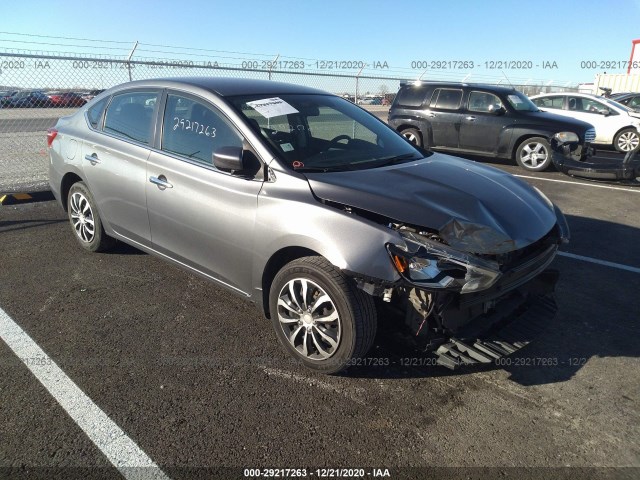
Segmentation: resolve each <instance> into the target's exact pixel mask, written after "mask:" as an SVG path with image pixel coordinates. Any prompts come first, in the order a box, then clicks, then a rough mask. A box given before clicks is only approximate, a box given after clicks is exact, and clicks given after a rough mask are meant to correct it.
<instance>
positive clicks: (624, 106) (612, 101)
mask: <svg viewBox="0 0 640 480" xmlns="http://www.w3.org/2000/svg"><path fill="white" fill-rule="evenodd" d="M603 100H604V101H605V102H607V103H608V104H610V105H613V106H614V107H616V108H619V109H620V110H624V111H625V112H634V113H637V111H638V110H637V109H636V108H632V107H629V106H627V105H623V104H622V103H618V102H616V101H615V100H611V99H610V98H603Z"/></svg>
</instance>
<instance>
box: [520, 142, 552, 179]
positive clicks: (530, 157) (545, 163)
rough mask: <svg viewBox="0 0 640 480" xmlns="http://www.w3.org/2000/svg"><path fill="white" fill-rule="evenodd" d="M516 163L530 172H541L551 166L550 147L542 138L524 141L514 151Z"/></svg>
mask: <svg viewBox="0 0 640 480" xmlns="http://www.w3.org/2000/svg"><path fill="white" fill-rule="evenodd" d="M516 163H517V164H518V165H519V166H520V167H522V168H524V169H525V170H529V171H530V172H542V171H544V170H546V169H547V168H548V167H549V166H550V165H551V146H550V145H549V142H548V141H547V139H546V138H544V137H531V138H527V139H526V140H524V141H523V142H522V143H521V144H520V145H518V148H517V149H516Z"/></svg>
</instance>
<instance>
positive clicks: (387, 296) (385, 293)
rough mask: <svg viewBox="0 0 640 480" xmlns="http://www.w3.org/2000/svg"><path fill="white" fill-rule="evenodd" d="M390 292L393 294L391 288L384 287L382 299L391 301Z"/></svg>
mask: <svg viewBox="0 0 640 480" xmlns="http://www.w3.org/2000/svg"><path fill="white" fill-rule="evenodd" d="M392 294H393V288H387V289H385V291H384V293H383V294H382V301H383V302H387V303H389V302H390V301H391V295H392Z"/></svg>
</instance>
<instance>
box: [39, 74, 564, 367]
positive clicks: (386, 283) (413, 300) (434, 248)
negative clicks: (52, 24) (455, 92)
mask: <svg viewBox="0 0 640 480" xmlns="http://www.w3.org/2000/svg"><path fill="white" fill-rule="evenodd" d="M150 99H155V100H156V101H155V102H153V105H149V104H148V101H149V100H150ZM47 142H48V145H49V154H50V160H51V162H50V179H49V181H50V185H51V189H52V191H53V193H54V195H55V197H56V199H57V200H58V202H59V203H60V204H61V205H62V207H63V208H64V209H65V210H66V211H67V212H68V217H69V221H70V224H71V230H72V232H73V235H74V237H75V238H76V240H77V241H78V242H79V244H80V245H81V246H82V248H84V249H85V250H88V251H91V252H97V251H104V250H107V249H109V248H111V247H113V245H114V243H115V241H116V240H120V241H122V242H125V243H128V244H131V245H133V246H135V247H137V248H140V249H141V250H144V251H146V252H148V253H151V254H154V255H157V256H159V257H162V258H163V259H165V260H169V261H171V262H173V263H174V264H175V265H178V266H180V267H183V268H185V269H187V270H189V271H191V272H193V273H196V274H198V275H201V276H202V277H204V278H206V279H209V280H211V281H213V282H215V283H216V284H218V285H220V286H222V287H225V288H227V289H229V290H231V291H233V292H235V293H237V294H239V295H240V296H242V297H244V298H247V299H249V300H251V301H253V302H255V303H256V304H257V305H258V307H259V309H260V310H261V312H262V313H263V314H264V315H265V316H266V317H267V318H270V319H271V322H272V325H273V328H274V330H275V333H276V336H277V338H278V340H279V341H280V343H281V344H282V346H283V347H284V349H285V350H286V351H287V352H289V353H290V354H291V355H292V356H293V357H295V358H296V359H298V360H300V361H301V362H302V363H303V364H304V365H306V366H307V367H309V368H311V369H313V370H316V371H320V372H324V373H334V372H338V371H340V370H342V369H344V368H346V367H348V366H349V365H353V364H354V363H357V361H358V359H362V358H364V357H365V355H366V354H367V351H368V350H369V349H370V347H371V346H372V343H373V340H374V337H375V333H376V328H377V307H376V303H374V299H376V298H377V299H379V301H380V303H381V304H384V303H385V302H387V303H388V304H390V305H393V306H394V308H393V311H401V312H403V313H402V314H401V315H399V316H398V317H397V322H398V323H397V324H396V325H397V328H399V329H405V328H406V329H407V330H408V331H410V332H411V335H412V338H417V339H418V340H420V341H422V342H424V344H425V345H428V346H429V347H430V348H438V350H437V352H436V354H437V355H438V361H439V362H441V363H443V364H447V365H448V366H451V367H454V366H456V365H457V364H458V363H461V362H467V361H468V359H475V360H472V361H478V362H491V361H493V360H494V359H495V358H500V357H501V356H502V355H504V354H507V353H508V352H512V351H515V350H517V349H518V348H520V347H521V346H523V345H524V343H519V342H517V341H515V340H514V339H513V338H512V339H511V340H507V339H504V338H502V339H501V341H503V343H497V341H498V340H495V341H494V340H493V339H494V338H498V337H486V336H483V335H485V333H486V331H487V330H490V329H493V330H492V332H493V331H496V332H499V329H498V327H497V325H498V323H499V322H502V323H509V322H513V321H527V322H535V321H537V320H540V319H542V318H544V319H548V318H551V317H553V315H554V312H555V303H554V301H553V299H552V297H551V296H550V295H549V294H550V292H551V291H552V290H553V288H554V284H555V280H556V273H554V272H553V271H548V270H545V269H546V268H547V266H548V265H549V264H550V262H551V261H552V260H553V258H554V256H555V254H556V251H557V248H558V245H559V244H560V243H561V242H565V241H567V240H568V235H569V233H568V227H567V224H566V222H565V219H564V216H563V215H562V213H561V212H560V210H559V209H558V208H557V207H556V206H555V205H553V203H552V202H551V201H549V199H547V198H546V197H545V196H544V195H543V194H542V193H541V192H540V191H539V190H537V189H535V188H534V187H532V186H530V185H529V184H527V183H525V182H524V181H522V180H520V179H518V178H516V177H514V176H512V175H509V174H508V173H505V172H503V171H501V170H498V169H494V168H492V167H488V166H484V165H481V164H478V163H475V162H470V161H467V160H463V159H457V158H454V157H450V156H444V155H441V154H437V153H433V152H428V151H425V150H422V149H420V148H418V147H416V146H414V145H412V144H411V143H409V142H407V141H406V140H405V139H404V138H402V137H401V136H400V135H398V134H397V133H396V132H394V131H393V130H392V129H391V128H389V127H388V126H387V125H386V124H385V123H384V122H382V121H380V120H379V119H377V118H376V117H374V116H373V115H371V114H370V113H368V112H366V111H365V110H364V109H362V108H360V107H358V106H356V105H354V104H353V103H350V102H349V101H347V100H345V99H343V98H340V97H337V96H335V95H331V94H329V93H326V92H323V91H320V90H316V89H311V88H307V87H303V86H299V85H289V84H285V83H278V82H271V81H263V80H249V79H238V78H201V77H200V78H183V79H167V80H141V81H135V82H130V83H127V84H124V85H120V86H118V87H114V88H112V89H110V90H108V91H106V92H104V93H103V94H101V95H100V96H98V97H96V98H95V99H94V100H93V101H92V102H91V103H89V104H87V105H85V106H84V107H82V108H81V109H80V110H79V111H78V112H76V113H74V114H73V115H71V116H66V117H63V118H61V119H59V120H58V122H57V124H56V126H55V128H52V129H50V130H49V132H48V135H47ZM385 315H386V314H385ZM528 330H529V329H527V331H528ZM483 332H485V333H483ZM453 335H456V337H455V340H454V339H453V338H452V336H453ZM491 335H499V333H491ZM466 339H468V343H465V344H464V345H463V344H462V343H461V342H463V341H466ZM509 342H514V343H509ZM463 352H467V353H463ZM238 353H239V354H241V352H238ZM452 359H453V360H452Z"/></svg>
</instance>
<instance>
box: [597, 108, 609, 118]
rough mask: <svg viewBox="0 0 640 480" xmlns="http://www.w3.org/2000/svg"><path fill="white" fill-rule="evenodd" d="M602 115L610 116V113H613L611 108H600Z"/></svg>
mask: <svg viewBox="0 0 640 480" xmlns="http://www.w3.org/2000/svg"><path fill="white" fill-rule="evenodd" d="M599 113H600V115H604V116H605V117H608V116H609V115H611V110H609V109H608V108H603V109H602V110H600V112H599Z"/></svg>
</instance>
